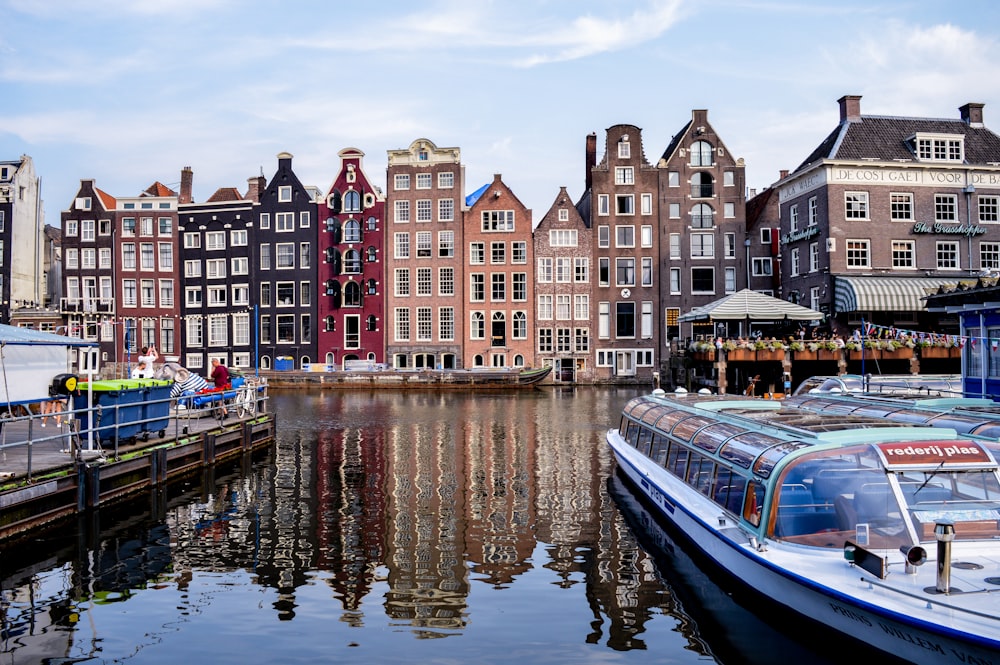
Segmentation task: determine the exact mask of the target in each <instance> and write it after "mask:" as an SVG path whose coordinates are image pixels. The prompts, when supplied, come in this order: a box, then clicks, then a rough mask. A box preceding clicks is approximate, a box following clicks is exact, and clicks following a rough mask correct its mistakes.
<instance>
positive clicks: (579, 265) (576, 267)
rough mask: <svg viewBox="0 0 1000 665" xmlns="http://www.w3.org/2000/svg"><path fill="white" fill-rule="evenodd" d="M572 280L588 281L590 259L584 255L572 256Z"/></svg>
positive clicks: (582, 282) (578, 281)
mask: <svg viewBox="0 0 1000 665" xmlns="http://www.w3.org/2000/svg"><path fill="white" fill-rule="evenodd" d="M573 281H574V282H577V283H581V284H585V283H587V282H589V281H590V259H588V258H587V257H585V256H577V257H574V258H573Z"/></svg>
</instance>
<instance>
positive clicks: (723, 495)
mask: <svg viewBox="0 0 1000 665" xmlns="http://www.w3.org/2000/svg"><path fill="white" fill-rule="evenodd" d="M746 486H747V479H746V478H744V477H743V476H739V475H736V474H734V473H733V472H732V470H730V469H727V468H725V467H719V472H718V475H716V477H715V490H714V492H713V494H712V498H713V499H714V500H715V502H716V503H717V504H719V505H720V506H722V507H723V508H725V509H726V510H728V511H729V512H731V513H739V512H740V509H741V507H742V506H743V492H744V490H746Z"/></svg>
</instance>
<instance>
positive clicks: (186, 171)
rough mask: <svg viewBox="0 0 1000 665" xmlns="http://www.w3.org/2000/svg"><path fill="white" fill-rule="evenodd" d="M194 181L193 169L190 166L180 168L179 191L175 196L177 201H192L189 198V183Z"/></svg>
mask: <svg viewBox="0 0 1000 665" xmlns="http://www.w3.org/2000/svg"><path fill="white" fill-rule="evenodd" d="M193 183H194V171H192V170H191V167H190V166H185V167H184V168H182V169H181V193H180V196H178V197H177V202H178V203H194V201H193V200H192V199H191V185H192V184H193Z"/></svg>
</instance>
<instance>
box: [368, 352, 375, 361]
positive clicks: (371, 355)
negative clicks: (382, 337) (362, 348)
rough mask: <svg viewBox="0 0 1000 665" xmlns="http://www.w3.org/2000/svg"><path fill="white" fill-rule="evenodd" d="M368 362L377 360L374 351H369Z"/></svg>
mask: <svg viewBox="0 0 1000 665" xmlns="http://www.w3.org/2000/svg"><path fill="white" fill-rule="evenodd" d="M368 362H370V363H373V362H375V354H374V353H373V352H372V351H369V352H368Z"/></svg>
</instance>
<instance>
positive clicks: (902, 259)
mask: <svg viewBox="0 0 1000 665" xmlns="http://www.w3.org/2000/svg"><path fill="white" fill-rule="evenodd" d="M913 266H914V261H913V241H912V240H893V241H892V267H893V268H912V267H913Z"/></svg>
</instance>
